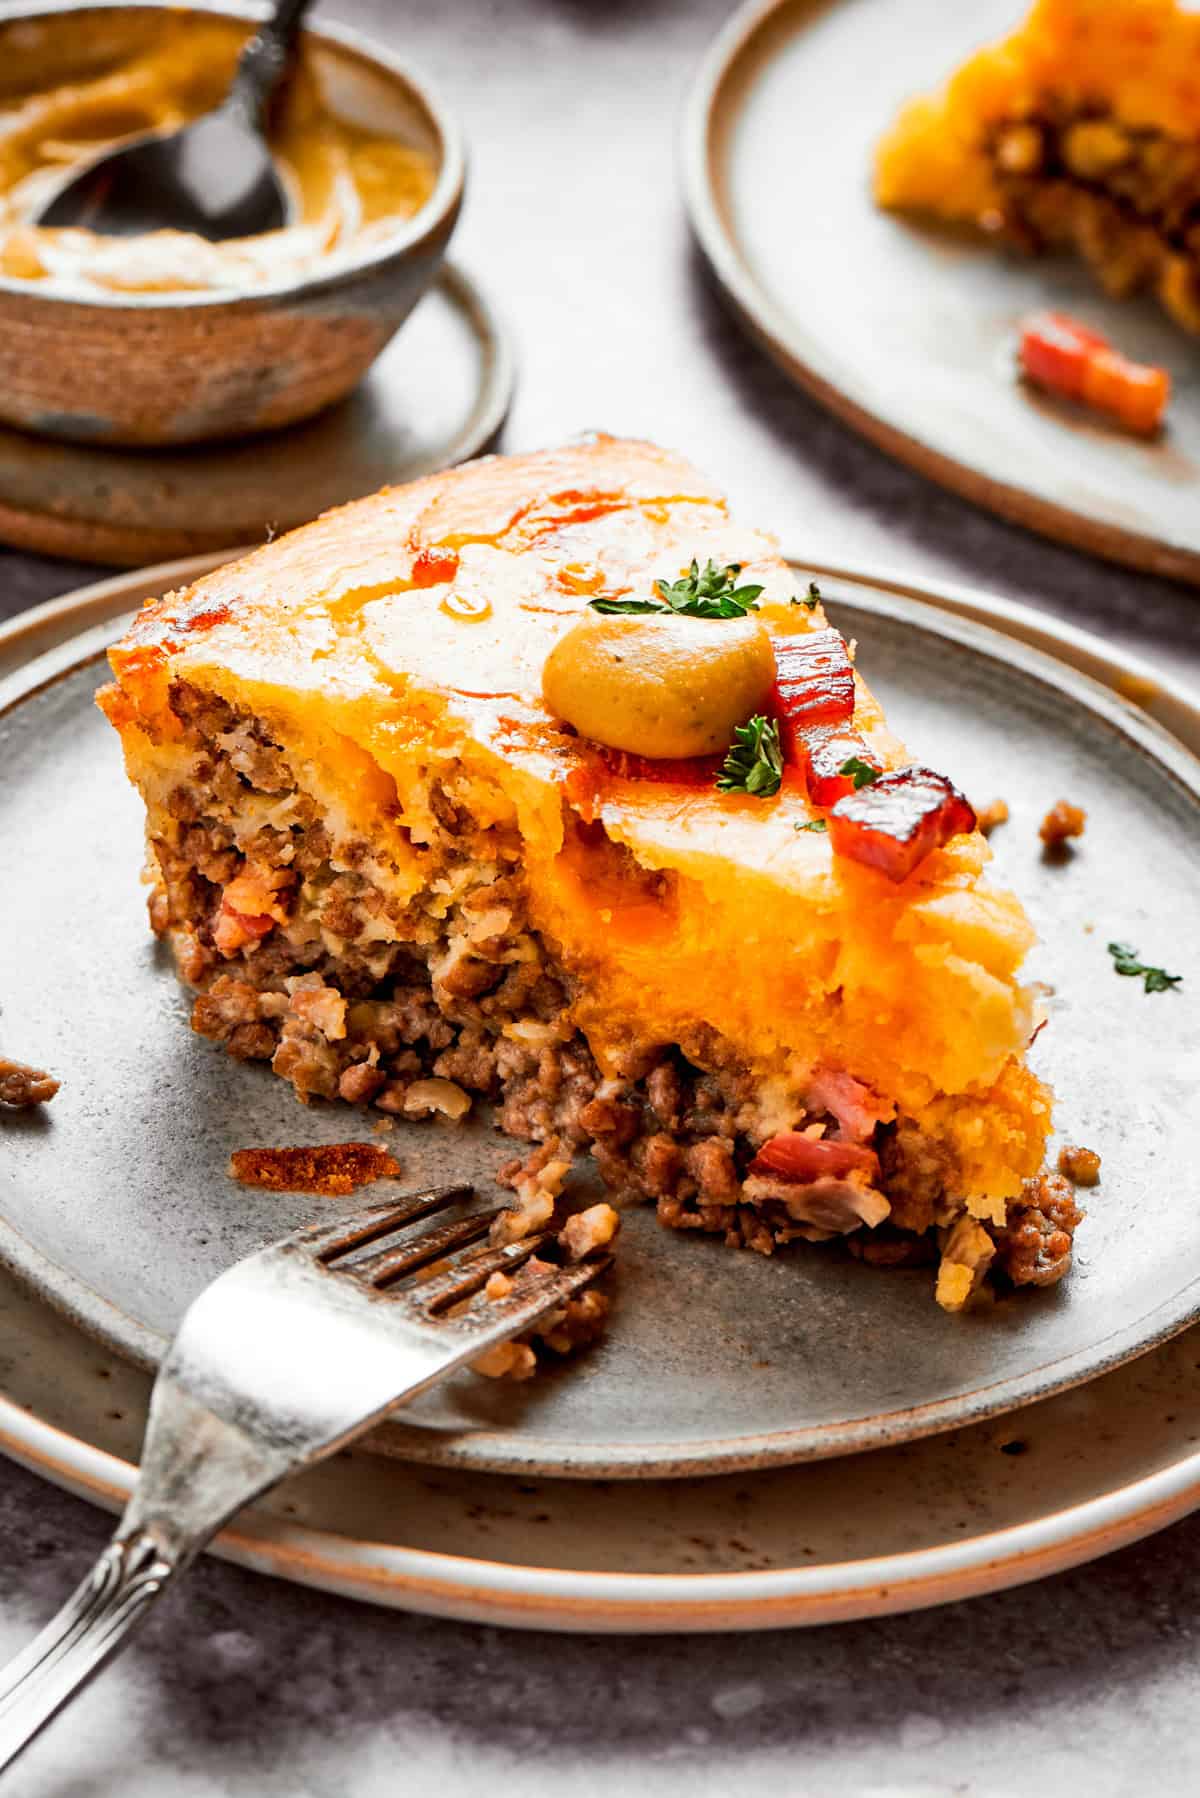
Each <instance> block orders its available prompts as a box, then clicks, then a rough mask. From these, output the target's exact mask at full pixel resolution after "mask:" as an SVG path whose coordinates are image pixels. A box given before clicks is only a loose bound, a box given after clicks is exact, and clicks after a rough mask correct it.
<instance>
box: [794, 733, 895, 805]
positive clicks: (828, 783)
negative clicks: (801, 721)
mask: <svg viewBox="0 0 1200 1798" xmlns="http://www.w3.org/2000/svg"><path fill="white" fill-rule="evenodd" d="M794 753H795V759H796V763H797V765H798V766H799V768H800V771H801V773H802V774H803V775H804V783H805V785H806V787H807V788H808V796H809V798H810V799H811V800H812V802H813V804H814V805H836V803H837V801H838V800H839V799H841V798H842V797H843V796H844V795H845V794H847V793H853V791H854V777H853V775H852V774H843V773H842V769H843V768H844V767H845V765H846V763H847V762H849V761H859V762H865V763H866V764H867V766H868V767H871V768H878V769H881V770H882V767H883V763H882V762H881V761H880V760H879V757H878V756H877V755H876V754H875V751H874V750H873V749H872V748H871V745H870V744H869V743H868V742H867V740H866V738H865V737H863V736H861V735H860V734H859V732H858V731H856V730H853V729H851V728H848V727H847V726H845V725H841V724H814V725H811V726H810V727H809V728H808V729H807V730H798V731H797V732H796V736H795V751H794Z"/></svg>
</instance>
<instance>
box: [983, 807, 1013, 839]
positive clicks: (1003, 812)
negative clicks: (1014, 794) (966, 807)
mask: <svg viewBox="0 0 1200 1798" xmlns="http://www.w3.org/2000/svg"><path fill="white" fill-rule="evenodd" d="M1008 818H1009V811H1008V801H1007V799H989V800H988V803H987V804H986V805H979V806H976V808H975V822H976V824H977V825H978V826H979V828H980V830H981V831H982V832H983V834H984V836H985V837H990V836H991V834H992V832H993V831H994V830H995V828H996V826H997V825H998V824H1007V823H1008Z"/></svg>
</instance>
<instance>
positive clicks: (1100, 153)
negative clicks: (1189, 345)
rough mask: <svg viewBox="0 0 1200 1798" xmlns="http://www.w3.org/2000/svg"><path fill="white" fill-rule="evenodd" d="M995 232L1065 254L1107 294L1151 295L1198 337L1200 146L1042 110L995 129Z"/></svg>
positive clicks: (1092, 115)
mask: <svg viewBox="0 0 1200 1798" xmlns="http://www.w3.org/2000/svg"><path fill="white" fill-rule="evenodd" d="M988 153H989V155H990V158H991V161H992V166H993V169H994V171H995V175H996V180H997V183H998V185H999V188H1000V190H1001V192H1002V194H1003V196H1004V207H1003V213H1002V216H1001V217H999V218H998V219H996V220H995V221H994V222H995V225H996V228H997V229H999V230H1002V231H1003V232H1004V233H1005V234H1006V235H1007V236H1008V237H1009V238H1010V239H1011V240H1012V241H1014V242H1016V243H1017V244H1019V245H1020V246H1021V247H1022V248H1025V249H1028V250H1031V251H1037V250H1040V249H1043V248H1048V247H1049V248H1059V247H1062V248H1069V249H1073V250H1074V251H1076V252H1077V253H1078V254H1079V255H1081V256H1083V257H1084V259H1085V260H1086V261H1087V262H1088V263H1089V264H1090V265H1091V267H1092V268H1093V269H1094V270H1095V272H1096V274H1097V276H1098V278H1099V279H1100V281H1101V283H1102V284H1103V286H1104V287H1105V288H1106V289H1107V291H1108V292H1109V293H1112V294H1114V295H1116V296H1117V297H1119V298H1121V297H1124V296H1125V295H1127V294H1130V293H1133V292H1135V291H1136V290H1137V289H1138V288H1142V287H1152V288H1155V289H1157V291H1158V292H1159V295H1160V297H1161V298H1162V301H1163V303H1164V305H1165V306H1166V307H1167V309H1168V311H1170V312H1171V313H1172V315H1173V316H1174V317H1175V318H1176V319H1177V321H1178V322H1179V323H1180V324H1182V325H1183V326H1184V327H1185V328H1186V329H1187V330H1190V331H1197V332H1200V142H1195V141H1192V142H1185V141H1184V140H1182V139H1178V138H1171V137H1168V136H1166V135H1165V134H1164V133H1163V132H1160V131H1153V130H1149V129H1139V128H1137V127H1134V126H1129V125H1125V124H1121V123H1119V122H1118V121H1117V120H1115V119H1113V118H1111V117H1109V116H1107V115H1105V114H1102V113H1096V112H1084V113H1078V112H1077V113H1073V114H1067V113H1064V112H1062V111H1061V110H1058V109H1056V108H1055V107H1054V106H1053V105H1050V104H1047V105H1046V106H1044V107H1043V108H1042V109H1040V110H1039V111H1038V112H1037V113H1036V114H1034V115H1032V116H1030V117H1028V118H1022V119H1016V120H1010V121H1007V122H1005V123H1002V124H999V125H997V126H995V127H994V128H993V130H992V132H991V135H990V137H989V141H988Z"/></svg>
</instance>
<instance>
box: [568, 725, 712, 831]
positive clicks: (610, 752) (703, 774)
mask: <svg viewBox="0 0 1200 1798" xmlns="http://www.w3.org/2000/svg"><path fill="white" fill-rule="evenodd" d="M594 753H595V756H596V758H597V759H596V760H594V761H590V760H589V761H587V762H581V763H579V764H578V765H577V766H576V767H574V768H572V769H571V771H570V773H569V774H568V775H567V778H566V780H565V781H564V783H563V787H564V790H565V792H566V795H567V799H568V801H569V802H570V804H571V805H572V806H573V807H574V809H575V810H576V811H577V812H578V813H579V815H580V817H581V818H582V819H583V820H584V822H585V824H591V823H592V822H593V821H594V819H595V816H596V809H597V805H598V802H599V800H600V798H601V796H602V795H603V793H604V790H605V788H606V787H607V786H608V785H609V784H610V783H611V782H612V781H614V780H645V781H650V782H652V783H653V784H655V785H658V786H667V785H674V786H680V787H707V788H710V789H711V788H712V787H713V786H714V785H715V783H716V778H717V774H718V772H719V770H720V767H721V763H722V761H723V759H724V758H723V757H721V756H719V755H705V756H690V757H680V758H679V759H678V760H675V761H666V760H661V761H655V760H652V759H651V757H650V756H646V755H634V754H633V753H632V752H631V751H630V750H627V749H605V748H602V747H601V746H600V745H599V744H596V745H594Z"/></svg>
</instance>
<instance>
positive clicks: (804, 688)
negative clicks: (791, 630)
mask: <svg viewBox="0 0 1200 1798" xmlns="http://www.w3.org/2000/svg"><path fill="white" fill-rule="evenodd" d="M773 647H774V650H775V667H776V670H777V673H776V676H775V707H774V710H775V716H776V717H777V718H778V720H779V726H780V734H781V736H782V739H783V751H784V756H785V758H786V759H787V760H788V761H798V760H799V759H800V757H799V756H798V754H797V744H796V733H797V732H798V731H800V730H802V729H804V728H805V727H806V726H808V725H812V724H823V723H833V722H836V721H838V720H843V719H849V718H852V717H853V716H854V669H853V667H852V665H851V662H850V652H849V650H848V649H847V648H846V640H845V638H844V637H843V636H842V634H841V632H840V631H835V630H821V631H811V632H810V633H809V635H808V636H806V637H776V638H775V639H774V643H773Z"/></svg>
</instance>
